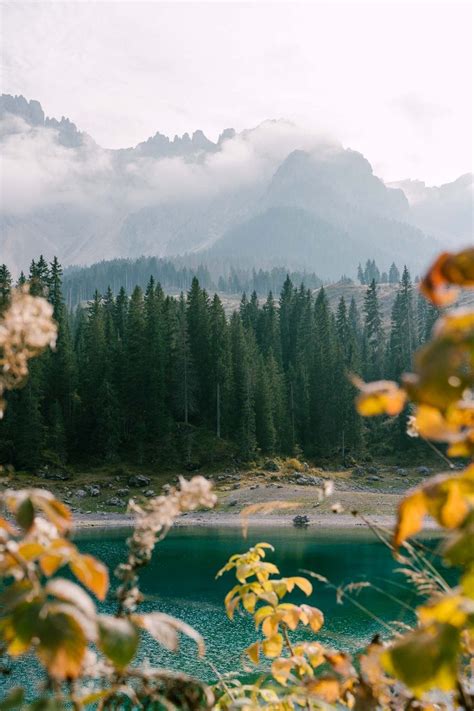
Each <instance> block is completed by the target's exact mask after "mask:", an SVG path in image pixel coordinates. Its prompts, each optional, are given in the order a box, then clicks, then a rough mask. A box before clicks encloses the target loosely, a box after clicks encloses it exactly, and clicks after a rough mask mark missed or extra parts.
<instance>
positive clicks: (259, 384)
mask: <svg viewBox="0 0 474 711" xmlns="http://www.w3.org/2000/svg"><path fill="white" fill-rule="evenodd" d="M272 400H273V393H272V387H271V382H270V379H269V375H268V372H267V368H266V364H265V362H264V359H263V356H260V358H259V363H258V368H257V379H256V388H255V431H256V436H257V443H258V446H259V448H260V449H261V450H262V452H263V453H264V454H271V453H272V452H273V451H274V448H275V441H276V431H275V425H274V422H273V404H272Z"/></svg>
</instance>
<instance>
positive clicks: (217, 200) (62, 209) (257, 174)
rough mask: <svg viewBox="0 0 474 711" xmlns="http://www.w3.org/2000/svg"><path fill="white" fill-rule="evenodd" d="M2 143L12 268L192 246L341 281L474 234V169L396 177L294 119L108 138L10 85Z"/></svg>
mask: <svg viewBox="0 0 474 711" xmlns="http://www.w3.org/2000/svg"><path fill="white" fill-rule="evenodd" d="M0 144H1V155H2V158H1V170H2V180H1V204H0V261H1V262H6V263H7V264H9V265H10V267H11V268H12V270H13V271H19V270H20V269H26V268H27V267H28V265H29V262H30V261H31V259H32V258H35V257H37V256H38V254H40V253H42V254H44V256H45V257H47V258H51V257H52V256H53V255H57V256H58V258H59V259H60V261H61V262H62V263H63V264H64V265H71V264H90V263H93V262H95V261H99V260H102V259H110V258H115V257H130V258H132V257H137V256H141V255H154V256H159V257H172V256H175V255H188V256H189V258H190V259H193V260H198V261H202V262H203V263H212V264H219V265H221V267H224V268H225V267H226V265H229V264H230V263H231V264H233V265H234V266H240V267H253V266H255V267H264V268H269V267H272V266H282V265H283V266H285V267H287V268H291V269H302V268H303V269H307V270H308V271H315V272H316V273H318V274H319V275H320V276H321V277H323V278H325V279H333V278H337V277H339V276H340V275H341V274H342V273H348V274H351V275H352V274H354V271H355V268H356V266H357V263H358V262H359V261H360V262H363V261H365V260H366V259H368V258H374V259H376V261H377V263H378V264H379V265H380V267H381V268H382V269H387V268H388V266H389V264H390V263H391V262H392V261H396V262H401V261H406V262H407V264H408V265H409V267H410V268H411V269H412V270H413V271H414V272H419V270H420V269H422V268H423V267H424V266H425V265H426V263H427V262H428V261H429V259H431V258H432V256H433V255H434V254H435V253H436V252H437V251H439V250H440V249H441V248H443V247H444V248H453V247H456V246H463V245H464V244H466V243H469V242H471V241H472V223H473V176H472V174H466V175H463V176H461V177H460V178H458V180H456V181H454V182H452V183H448V184H446V185H442V186H440V187H427V186H426V185H425V184H424V183H422V182H420V181H412V180H406V181H401V182H399V183H394V184H385V183H384V182H383V181H382V180H381V179H380V178H378V177H377V176H375V175H374V173H373V170H372V167H371V165H370V163H369V162H368V161H367V160H366V158H365V157H364V156H363V155H362V154H361V153H359V152H357V151H354V150H351V149H348V148H344V147H343V146H341V145H340V144H337V143H335V142H334V141H332V140H329V139H327V138H325V137H321V136H317V135H308V132H303V131H301V130H300V129H298V127H296V126H294V125H293V124H291V123H289V122H287V121H265V122H264V123H262V124H261V125H259V126H257V127H256V128H253V129H250V130H244V131H241V132H238V133H237V132H236V131H234V130H233V129H225V130H224V131H223V132H222V133H221V135H220V136H219V138H218V139H217V140H216V141H215V142H213V141H211V140H209V139H208V138H207V137H206V136H205V135H204V133H203V132H202V131H199V130H197V131H195V132H194V133H193V134H192V135H189V134H187V133H185V134H184V135H183V136H175V137H174V138H173V139H170V138H168V137H167V136H164V135H162V134H161V133H156V134H155V135H154V136H152V137H150V138H148V140H146V141H144V142H142V143H139V144H138V145H136V146H134V147H129V148H123V149H107V148H103V147H101V146H99V145H98V144H97V143H96V142H95V141H94V139H93V138H92V137H91V136H89V135H88V134H87V133H84V132H81V131H80V130H79V129H78V128H77V127H76V125H75V124H74V123H72V121H70V120H69V119H67V118H65V117H62V118H61V119H60V120H58V119H56V118H49V117H47V116H46V115H45V113H44V111H43V108H42V106H41V104H40V103H39V102H38V101H34V100H30V101H28V100H27V99H25V98H24V97H23V96H11V95H6V94H4V95H2V97H1V98H0ZM221 271H222V269H221Z"/></svg>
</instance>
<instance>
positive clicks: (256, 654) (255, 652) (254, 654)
mask: <svg viewBox="0 0 474 711" xmlns="http://www.w3.org/2000/svg"><path fill="white" fill-rule="evenodd" d="M245 651H246V653H247V655H248V657H249V658H250V659H251V661H252V662H253V663H254V664H258V660H259V658H260V642H254V643H253V644H251V645H250V647H247V649H246V650H245Z"/></svg>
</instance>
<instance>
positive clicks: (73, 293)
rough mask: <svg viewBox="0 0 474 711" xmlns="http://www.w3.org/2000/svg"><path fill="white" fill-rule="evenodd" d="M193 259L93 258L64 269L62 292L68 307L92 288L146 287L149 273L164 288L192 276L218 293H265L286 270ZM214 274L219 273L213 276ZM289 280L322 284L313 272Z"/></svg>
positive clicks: (182, 287) (181, 286)
mask: <svg viewBox="0 0 474 711" xmlns="http://www.w3.org/2000/svg"><path fill="white" fill-rule="evenodd" d="M194 261H195V260H191V259H189V263H187V259H186V258H185V257H176V258H175V259H173V260H169V259H161V258H159V257H139V258H138V259H111V260H107V261H105V260H104V261H101V262H96V263H95V264H92V265H91V266H89V267H68V268H67V269H66V270H65V273H64V279H63V293H64V298H65V301H66V304H67V305H68V307H69V308H74V307H76V306H77V305H78V304H79V303H81V301H89V299H91V298H92V296H93V295H94V292H95V291H96V290H98V291H100V292H101V293H105V292H106V290H107V289H108V288H109V287H110V288H111V290H112V292H113V293H114V294H115V295H117V294H118V292H119V290H120V288H121V287H122V286H123V287H124V288H125V291H126V292H127V294H131V292H132V291H133V288H134V287H135V286H140V287H141V288H142V289H146V286H147V283H148V280H149V278H150V276H153V278H154V279H155V281H156V282H159V283H160V284H161V286H162V287H163V289H164V290H165V291H166V292H175V293H176V292H178V293H179V292H181V291H188V290H189V289H190V287H191V284H192V281H193V279H194V278H195V277H196V278H197V279H198V281H199V283H200V285H201V286H202V287H203V288H204V289H207V290H208V291H216V290H217V291H219V292H220V293H222V294H241V293H242V292H244V291H246V292H247V293H251V292H252V291H256V292H257V294H267V293H268V292H269V291H273V292H274V293H276V292H279V291H280V289H281V287H282V285H283V282H284V281H285V279H286V276H287V274H288V270H286V269H284V268H283V267H273V268H272V269H270V270H265V269H242V268H233V267H232V268H231V269H230V270H226V272H225V273H224V274H223V273H222V271H221V266H220V265H218V264H215V265H214V267H213V269H211V270H210V269H209V268H208V266H204V265H203V264H200V263H193V262H194ZM214 274H216V275H217V274H218V275H219V276H213V275H214ZM289 276H290V278H291V279H292V281H294V282H295V283H297V284H299V283H301V282H302V281H304V283H305V285H306V286H307V287H308V288H317V287H319V286H322V284H323V282H322V280H321V279H320V278H319V277H318V276H316V274H314V273H313V272H298V271H295V272H290V274H289Z"/></svg>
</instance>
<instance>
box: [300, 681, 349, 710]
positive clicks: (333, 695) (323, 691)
mask: <svg viewBox="0 0 474 711" xmlns="http://www.w3.org/2000/svg"><path fill="white" fill-rule="evenodd" d="M305 688H306V691H307V693H308V694H310V695H311V696H316V697H318V698H320V699H323V700H324V701H326V702H327V703H328V704H334V703H335V702H336V701H337V700H338V699H339V696H340V693H341V687H340V684H339V681H338V680H337V679H335V678H334V677H330V676H321V677H318V678H317V679H310V680H309V681H307V682H306V683H305Z"/></svg>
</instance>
